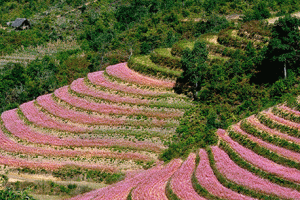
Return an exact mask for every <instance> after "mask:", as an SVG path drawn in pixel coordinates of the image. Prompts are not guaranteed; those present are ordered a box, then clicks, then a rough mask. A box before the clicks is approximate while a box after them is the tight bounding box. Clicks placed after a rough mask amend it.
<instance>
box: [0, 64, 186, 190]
mask: <svg viewBox="0 0 300 200" xmlns="http://www.w3.org/2000/svg"><path fill="white" fill-rule="evenodd" d="M173 86H174V81H172V80H162V79H154V78H151V77H148V76H144V75H142V74H140V73H137V72H135V71H133V70H131V69H130V68H128V67H127V64H126V63H120V64H117V65H112V66H109V67H107V69H106V71H105V72H104V71H99V72H94V73H90V74H88V76H87V77H86V78H79V79H77V80H75V81H74V82H73V83H72V84H71V85H69V86H65V87H62V88H59V89H57V90H56V91H55V92H54V93H52V94H45V95H43V96H40V97H38V98H37V99H36V100H34V101H30V102H27V103H24V104H22V105H21V106H20V107H19V108H17V109H13V110H9V111H6V112H4V113H2V115H1V130H0V135H1V137H0V138H1V149H0V151H1V158H0V164H1V166H2V167H1V171H3V172H4V173H6V174H7V176H8V178H9V179H10V178H12V177H14V176H13V175H15V172H16V171H19V172H20V173H21V175H20V174H19V176H17V177H14V178H12V179H14V180H19V181H22V176H24V175H22V174H23V172H24V173H28V172H29V173H32V174H40V175H41V176H42V177H43V178H41V179H42V180H43V179H44V180H47V177H50V178H51V177H52V178H59V179H60V180H65V181H69V180H77V181H87V184H86V185H87V186H88V185H89V183H88V182H95V181H96V182H99V180H100V181H104V180H106V182H111V181H112V182H113V181H117V180H120V179H121V178H122V177H123V175H124V174H126V173H127V172H130V171H137V170H138V171H140V170H143V168H149V167H151V166H153V165H156V164H157V163H158V162H159V161H158V155H159V153H160V152H161V151H162V150H164V149H165V148H166V144H167V142H168V141H169V139H170V138H171V137H172V135H173V134H174V133H175V129H176V127H177V125H178V119H179V118H180V117H181V116H182V115H183V113H184V110H183V109H185V108H189V107H190V106H192V103H191V102H190V100H189V99H188V98H187V97H185V96H181V95H177V94H175V93H173V92H172V87H173ZM156 168H157V169H159V167H156ZM33 176H34V175H33ZM108 179H109V180H108ZM8 181H10V180H8Z"/></svg>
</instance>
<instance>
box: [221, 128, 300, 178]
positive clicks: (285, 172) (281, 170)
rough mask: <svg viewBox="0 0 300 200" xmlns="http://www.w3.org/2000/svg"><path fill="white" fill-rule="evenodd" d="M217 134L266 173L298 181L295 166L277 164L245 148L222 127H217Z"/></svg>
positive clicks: (298, 173)
mask: <svg viewBox="0 0 300 200" xmlns="http://www.w3.org/2000/svg"><path fill="white" fill-rule="evenodd" d="M217 134H218V136H219V137H220V138H221V139H223V140H224V141H226V143H227V144H228V145H229V146H230V147H231V148H232V149H233V150H234V151H235V152H237V153H238V154H239V155H240V156H241V157H242V158H243V159H245V160H246V161H247V162H249V163H251V164H253V165H254V166H256V167H258V168H260V169H261V170H264V171H266V172H268V173H271V174H276V175H277V176H280V177H282V178H285V179H287V180H290V181H294V182H297V183H300V171H299V170H297V169H295V168H289V167H285V166H282V165H278V164H276V163H274V162H273V161H271V160H269V159H267V158H264V157H262V156H260V155H257V154H256V153H254V152H253V151H251V150H250V149H247V148H245V147H243V146H242V145H240V144H239V143H237V142H235V141H233V140H232V139H231V138H230V137H229V136H228V135H226V132H225V131H224V130H222V129H219V130H218V131H217Z"/></svg>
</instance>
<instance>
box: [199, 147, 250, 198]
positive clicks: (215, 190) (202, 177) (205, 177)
mask: <svg viewBox="0 0 300 200" xmlns="http://www.w3.org/2000/svg"><path fill="white" fill-rule="evenodd" d="M199 156H200V162H199V165H198V167H197V169H196V178H197V180H198V182H199V184H200V185H201V186H202V187H204V188H205V189H206V190H207V191H208V192H209V193H211V194H213V195H215V196H217V197H220V198H226V199H236V200H239V199H253V198H251V197H248V196H245V195H242V194H239V193H237V192H234V191H232V190H230V189H228V188H226V187H224V186H223V185H222V184H221V183H220V182H219V181H218V179H217V177H216V176H215V174H214V172H213V170H212V168H211V167H210V164H209V159H208V155H207V153H206V151H205V150H204V149H200V152H199Z"/></svg>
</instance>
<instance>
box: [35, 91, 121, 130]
mask: <svg viewBox="0 0 300 200" xmlns="http://www.w3.org/2000/svg"><path fill="white" fill-rule="evenodd" d="M37 103H38V104H39V105H40V106H42V107H43V108H44V109H46V110H47V111H48V112H50V113H51V114H53V115H55V116H58V117H61V118H63V119H67V120H70V121H72V122H75V123H83V124H105V125H122V124H125V120H122V119H112V118H103V117H98V116H97V117H96V116H93V115H89V114H87V113H84V112H78V111H74V110H70V109H67V108H65V107H63V106H61V105H59V104H58V103H56V102H55V101H54V100H53V98H52V96H51V94H48V95H43V96H40V97H38V98H37Z"/></svg>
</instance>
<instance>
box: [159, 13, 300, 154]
mask: <svg viewBox="0 0 300 200" xmlns="http://www.w3.org/2000/svg"><path fill="white" fill-rule="evenodd" d="M288 19H289V18H288ZM247 23H248V25H247V26H246V27H244V29H245V30H247V29H249V27H248V26H249V23H250V22H247ZM255 24H256V25H258V26H259V27H255V29H257V30H261V32H264V33H265V35H267V34H268V31H267V30H268V28H267V27H265V26H266V24H264V23H255ZM220 34H221V35H222V34H230V31H229V32H228V30H227V31H226V29H225V30H224V31H220V33H219V37H220ZM231 34H232V31H231ZM178 44H179V43H178ZM178 44H175V45H174V47H175V49H177V50H176V51H174V52H181V51H179V50H178V49H180V48H178V46H179V45H178ZM182 44H186V45H185V46H184V45H182ZM265 45H266V44H265ZM181 46H182V47H181V49H182V48H183V47H188V48H189V49H191V48H192V50H185V51H186V52H193V51H196V47H195V46H196V45H195V42H189V43H181ZM240 48H241V47H239V46H235V48H234V50H233V51H232V52H233V53H232V54H230V59H229V60H227V61H226V62H224V63H222V64H220V63H210V65H206V67H203V68H201V84H200V85H198V88H197V89H194V90H192V91H191V89H190V88H195V83H193V82H188V81H186V85H183V84H182V85H179V84H178V85H177V86H178V89H177V88H176V89H177V91H178V92H180V93H185V94H189V92H192V94H194V95H190V96H193V97H194V99H195V100H196V102H197V108H193V109H192V110H190V111H187V112H186V115H184V119H182V121H181V124H180V126H179V127H178V128H177V130H176V132H177V136H174V138H173V143H171V144H170V146H169V149H167V150H166V151H165V152H164V154H163V155H162V159H164V160H168V159H172V158H174V157H178V156H186V155H187V154H188V153H189V152H190V151H193V150H196V149H197V148H199V147H202V148H203V147H205V146H208V145H211V144H215V143H216V141H217V139H216V136H214V134H215V131H216V129H217V128H222V129H227V128H228V127H229V126H230V125H231V124H233V123H237V122H238V121H240V120H241V119H244V118H246V117H248V116H250V115H252V114H255V113H258V112H259V111H261V110H263V109H265V108H267V107H270V106H272V105H275V104H278V103H282V102H285V101H287V100H289V99H292V98H294V97H295V96H296V95H297V94H298V92H299V89H300V88H299V85H298V84H299V79H298V78H297V76H298V75H299V72H298V70H297V69H295V70H294V71H292V70H290V71H289V76H288V78H286V79H278V80H277V79H276V81H275V82H271V81H270V82H268V84H260V83H261V82H264V81H265V77H263V76H261V73H258V72H259V70H260V67H261V66H263V63H264V61H265V59H266V58H267V55H268V53H267V52H268V51H267V49H268V48H269V47H264V48H256V47H255V46H254V44H253V43H252V42H250V40H249V42H248V44H247V45H246V47H245V48H244V51H242V50H240ZM202 49H204V48H202ZM208 49H209V50H210V48H208ZM198 51H199V52H201V51H203V50H201V51H200V50H198ZM224 51H226V50H225V49H224ZM177 55H182V54H181V53H179V54H178V53H177ZM181 58H182V60H181V62H182V63H184V62H185V58H186V55H183V56H182V57H181ZM188 60H189V61H191V62H192V57H189V58H188ZM193 62H195V61H193ZM183 66H184V64H183ZM188 70H190V69H189V68H185V69H184V72H183V74H188V72H189V71H188ZM187 77H189V78H192V76H187ZM178 80H180V79H178ZM177 83H178V81H177ZM276 140H277V139H276ZM273 141H274V142H275V139H274V140H273ZM282 142H283V141H280V142H279V141H277V142H276V143H282ZM281 145H283V143H282V144H281ZM289 146H290V148H293V149H295V148H298V147H291V145H289Z"/></svg>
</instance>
